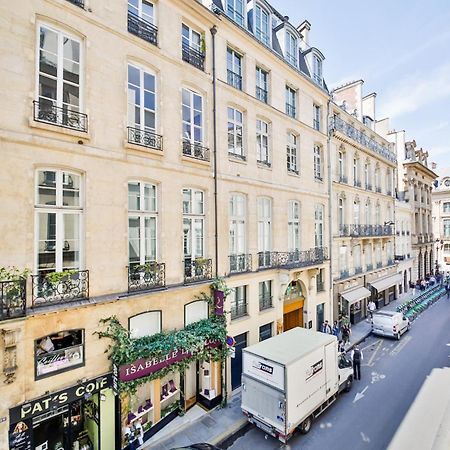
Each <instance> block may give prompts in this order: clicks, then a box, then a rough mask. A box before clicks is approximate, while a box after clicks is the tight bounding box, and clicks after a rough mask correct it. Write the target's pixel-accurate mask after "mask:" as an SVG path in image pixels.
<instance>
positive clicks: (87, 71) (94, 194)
mask: <svg viewBox="0 0 450 450" xmlns="http://www.w3.org/2000/svg"><path fill="white" fill-rule="evenodd" d="M203 3H204V4H202V3H201V2H197V1H194V0H192V1H181V0H171V1H159V2H152V3H150V2H146V1H142V0H129V1H128V5H127V2H101V1H97V0H85V1H84V2H83V1H79V0H71V1H68V0H40V1H35V2H20V3H19V4H17V7H16V8H15V9H11V8H9V7H7V6H6V5H2V6H0V13H1V15H2V17H3V18H4V20H6V21H7V22H8V23H10V24H11V27H13V28H14V36H15V38H14V39H13V40H10V39H8V40H7V39H3V40H2V42H4V46H3V48H2V54H3V62H4V63H3V64H2V67H1V68H0V79H1V81H2V84H3V85H4V86H8V89H7V90H6V91H5V96H4V102H3V103H4V107H3V108H2V111H1V113H0V118H1V120H0V123H1V128H0V146H1V150H2V154H3V161H4V169H5V170H3V171H2V172H1V175H0V204H1V208H2V209H1V211H2V219H1V221H0V236H1V240H2V242H1V249H2V251H1V252H0V267H4V268H9V267H11V266H16V267H18V268H19V270H24V269H29V270H30V272H31V275H30V276H26V279H25V280H24V279H22V278H17V277H14V276H13V275H14V274H11V273H9V274H7V275H9V278H8V277H7V276H6V277H5V276H3V273H2V278H1V281H0V283H1V287H2V290H1V291H0V292H1V298H0V300H1V304H0V330H1V332H2V336H3V339H2V341H1V346H0V354H1V356H2V357H1V362H0V367H1V371H2V378H1V380H0V397H1V398H2V402H1V405H0V417H1V418H2V419H3V418H5V419H4V420H1V422H0V448H7V447H8V440H10V441H13V440H14V439H16V438H17V437H18V436H19V435H21V433H23V431H22V430H23V429H24V428H27V433H26V438H27V439H28V438H29V439H32V440H33V443H34V445H35V446H39V445H41V446H43V447H42V448H44V447H45V445H49V446H50V445H53V446H55V445H57V444H58V443H61V442H62V443H63V445H65V446H68V448H69V447H70V448H71V446H72V445H73V444H74V443H75V442H76V441H77V442H78V443H79V444H80V445H83V443H85V442H88V441H90V442H91V444H92V446H93V448H95V449H98V448H102V449H111V448H115V447H114V446H116V448H121V447H124V446H126V432H127V424H128V423H130V422H131V423H133V422H137V421H140V422H141V423H142V425H143V427H144V431H145V432H146V437H148V436H150V435H152V434H153V433H155V432H156V431H158V430H159V429H160V428H161V427H162V426H164V425H165V424H166V423H167V422H168V421H169V420H171V418H173V417H174V415H176V414H177V411H178V409H182V410H184V409H187V408H189V407H191V406H192V405H194V404H195V403H196V402H200V403H202V404H203V405H205V406H206V407H212V406H214V405H215V404H217V403H218V402H220V401H221V399H222V398H223V397H225V396H228V395H229V394H230V392H231V391H232V389H233V388H237V387H238V386H239V385H240V371H241V364H242V359H241V352H242V348H243V347H245V346H246V345H250V344H253V343H255V342H257V341H258V340H260V339H265V338H267V337H269V336H270V335H272V334H275V333H279V332H282V331H283V330H286V329H289V328H291V327H294V326H297V325H300V326H305V327H310V328H315V329H317V328H318V327H319V326H320V324H321V323H322V322H323V320H325V319H328V320H331V319H332V314H333V308H332V302H331V282H330V280H331V274H330V262H329V255H328V250H329V249H328V236H329V234H330V230H329V217H330V206H329V194H328V192H329V191H328V187H329V178H328V170H327V168H328V166H329V159H328V158H329V156H328V152H327V126H326V124H327V105H328V100H329V94H328V91H327V88H326V85H325V82H324V80H323V71H322V65H323V59H324V58H323V55H322V54H321V53H320V51H319V50H318V49H316V48H315V47H312V46H311V44H310V42H309V30H310V24H309V23H308V22H304V23H303V24H301V25H300V26H298V27H296V26H293V25H292V24H290V23H289V21H288V19H287V18H285V17H284V16H282V15H281V14H280V13H278V12H277V11H276V10H274V9H273V8H272V7H271V6H270V5H269V4H268V3H267V2H265V1H263V0H261V1H252V2H248V3H247V5H246V6H245V9H240V7H241V6H242V5H241V3H240V2H226V3H225V2H223V3H222V2H220V1H214V2H207V1H205V2H203ZM4 31H5V32H6V29H5V30H4ZM8 35H10V32H9V31H8ZM6 42H8V45H6ZM374 157H375V159H377V158H378V157H377V156H376V155H374ZM374 161H375V160H374ZM381 161H382V160H380V162H381ZM382 164H384V165H386V167H387V166H389V164H388V163H386V162H385V161H382ZM383 167H384V166H383ZM387 197H388V196H387ZM387 197H386V200H385V201H387ZM383 198H384V194H383ZM384 240H386V239H384V238H380V241H383V242H384ZM380 261H381V260H380ZM8 270H9V271H10V272H11V270H10V269H8ZM216 275H219V276H224V277H225V279H226V283H227V284H228V286H229V287H231V288H232V289H233V291H232V294H230V296H229V297H228V298H227V301H226V304H225V310H226V311H227V313H228V314H227V321H228V334H229V335H230V336H232V337H234V338H235V341H236V346H235V349H236V350H235V358H232V359H231V360H230V359H229V360H228V363H227V364H223V363H221V362H214V361H210V360H197V361H195V362H193V363H191V364H190V365H189V367H187V368H186V369H185V370H184V371H182V372H180V371H175V370H174V371H169V372H168V373H166V372H164V375H162V376H161V377H160V378H156V379H154V380H152V381H149V382H147V383H145V384H142V385H141V386H140V387H139V389H138V390H137V392H136V393H135V394H133V395H131V396H127V397H123V396H117V395H114V392H113V388H114V380H113V378H112V375H111V369H112V368H111V362H110V361H109V360H108V359H107V355H106V354H105V350H107V345H108V341H106V340H99V338H98V336H97V335H96V334H95V333H96V332H98V331H101V330H102V329H103V328H102V326H101V325H100V320H101V319H105V318H107V317H110V316H112V315H114V316H116V317H117V318H118V320H119V321H120V323H121V324H122V325H123V326H124V327H125V328H127V329H128V330H129V331H130V333H131V335H132V336H133V337H134V338H139V337H142V336H148V335H152V334H156V333H158V332H160V331H167V332H169V331H171V330H181V329H183V328H184V327H185V326H187V325H189V324H191V323H193V322H196V321H198V320H200V319H206V318H207V317H208V309H209V308H208V305H207V303H206V302H205V301H203V300H201V293H202V292H208V291H209V288H210V284H211V280H212V278H213V277H215V276H216ZM174 350H177V349H174ZM168 359H169V358H168ZM197 372H198V373H199V375H197ZM49 429H52V430H53V431H52V433H51V438H49V437H48V436H49V435H50V434H49V433H48V430H49ZM49 439H50V440H51V442H50V441H49ZM49 448H50V447H49Z"/></svg>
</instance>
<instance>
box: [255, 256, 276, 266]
mask: <svg viewBox="0 0 450 450" xmlns="http://www.w3.org/2000/svg"><path fill="white" fill-rule="evenodd" d="M276 256H277V254H276V252H258V268H259V269H267V268H271V267H276V266H277V257H276Z"/></svg>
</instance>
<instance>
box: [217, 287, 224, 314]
mask: <svg viewBox="0 0 450 450" xmlns="http://www.w3.org/2000/svg"><path fill="white" fill-rule="evenodd" d="M224 299H225V293H224V292H223V291H214V314H215V315H216V316H223V302H224Z"/></svg>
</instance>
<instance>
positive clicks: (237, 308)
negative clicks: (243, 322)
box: [231, 303, 247, 319]
mask: <svg viewBox="0 0 450 450" xmlns="http://www.w3.org/2000/svg"><path fill="white" fill-rule="evenodd" d="M246 315H247V303H240V304H234V305H231V319H237V318H239V317H243V316H246Z"/></svg>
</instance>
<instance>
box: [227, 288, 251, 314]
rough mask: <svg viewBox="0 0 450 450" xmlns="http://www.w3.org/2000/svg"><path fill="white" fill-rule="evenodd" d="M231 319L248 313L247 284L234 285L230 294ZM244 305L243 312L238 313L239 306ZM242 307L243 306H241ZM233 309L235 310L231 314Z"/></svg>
mask: <svg viewBox="0 0 450 450" xmlns="http://www.w3.org/2000/svg"><path fill="white" fill-rule="evenodd" d="M230 306H231V320H233V319H237V318H239V317H242V316H246V315H248V306H249V305H248V285H246V284H245V285H243V286H236V287H234V288H233V289H232V291H231V295H230ZM244 306H245V314H240V311H241V310H240V307H244ZM242 309H244V308H242ZM233 310H234V311H236V313H235V314H233Z"/></svg>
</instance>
